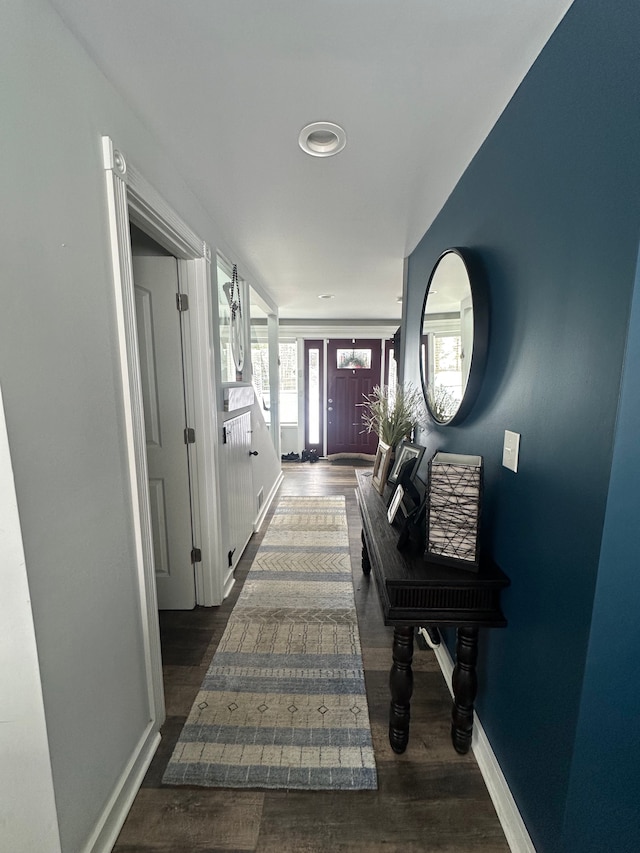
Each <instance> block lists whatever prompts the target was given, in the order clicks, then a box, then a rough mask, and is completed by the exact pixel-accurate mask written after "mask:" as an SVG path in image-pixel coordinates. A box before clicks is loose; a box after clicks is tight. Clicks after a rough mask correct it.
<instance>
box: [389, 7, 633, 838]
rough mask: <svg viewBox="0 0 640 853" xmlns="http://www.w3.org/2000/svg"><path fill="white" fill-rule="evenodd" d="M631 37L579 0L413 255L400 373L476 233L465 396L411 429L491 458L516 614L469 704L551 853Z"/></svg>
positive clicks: (580, 655)
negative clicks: (485, 348) (468, 402)
mask: <svg viewBox="0 0 640 853" xmlns="http://www.w3.org/2000/svg"><path fill="white" fill-rule="evenodd" d="M614 9H615V11H614ZM638 33H640V3H638V2H637V0H621V2H619V3H616V4H615V7H612V6H611V5H610V4H609V3H607V2H604V0H603V1H602V2H599V0H575V3H574V5H573V6H572V7H571V9H570V10H569V12H568V13H567V15H566V17H565V19H564V20H563V22H562V23H561V24H560V26H559V27H558V29H557V31H556V32H555V34H554V35H553V37H552V38H551V40H550V41H549V43H548V45H547V46H546V47H545V49H544V50H543V52H542V54H541V55H540V57H539V59H538V60H537V62H536V63H535V65H534V67H533V68H532V70H531V71H530V73H529V74H528V75H527V77H526V79H525V81H524V82H523V84H522V85H521V86H520V88H519V90H518V91H517V92H516V94H515V96H514V98H513V99H512V101H511V103H510V104H509V106H508V107H507V109H506V110H505V112H504V113H503V115H502V117H501V118H500V120H499V121H498V123H497V124H496V126H495V128H494V130H493V131H492V133H491V134H490V135H489V137H488V139H487V140H486V142H485V144H484V145H483V147H482V148H481V150H480V151H479V152H478V154H477V155H476V157H475V158H474V160H473V162H472V163H471V164H470V166H469V168H468V169H467V171H466V172H465V174H464V176H463V177H462V179H461V180H460V182H459V183H458V185H457V186H456V188H455V190H454V192H453V193H452V195H451V197H450V198H449V200H448V201H447V203H446V205H445V206H444V208H443V210H442V211H441V213H440V215H439V216H438V217H437V219H436V221H435V222H434V224H433V225H432V227H431V228H430V229H429V231H428V232H427V233H426V235H425V236H424V238H423V239H422V241H421V242H420V244H419V245H418V247H417V248H416V250H415V251H414V253H413V254H412V255H411V257H410V259H409V269H408V290H407V296H406V303H405V304H406V318H407V319H406V320H405V323H406V328H405V341H406V344H405V347H406V348H405V352H404V365H405V371H404V375H405V379H409V380H412V381H413V382H417V381H419V367H418V359H417V354H418V340H419V324H418V318H419V315H420V309H421V306H422V299H423V297H424V289H425V285H426V282H427V279H428V276H429V273H430V271H431V268H432V266H433V264H434V263H435V261H436V259H437V257H438V256H439V254H440V253H441V252H442V251H443V250H444V249H445V248H447V247H450V246H465V247H468V248H470V249H471V250H473V251H474V253H476V254H477V256H478V257H479V259H480V261H481V263H482V266H483V268H484V273H485V277H486V282H487V285H488V290H489V297H490V304H491V335H490V348H489V359H488V365H487V370H486V374H485V380H484V383H483V386H482V389H481V392H480V396H479V398H478V401H477V403H476V405H475V406H474V408H473V410H472V412H471V414H470V415H469V417H468V418H467V419H466V420H465V421H464V423H463V424H461V425H460V426H458V427H452V428H435V429H434V430H433V431H432V432H431V433H430V434H429V435H428V437H425V438H424V443H426V444H427V445H428V447H429V449H430V450H435V449H436V448H437V449H444V450H452V451H453V450H455V451H457V452H462V453H464V452H468V453H481V454H482V455H483V456H484V458H485V485H486V488H485V503H484V527H485V530H484V534H485V537H486V541H487V542H488V544H489V546H490V549H491V551H492V553H493V555H494V558H495V559H496V561H497V562H498V563H499V564H500V566H501V567H502V568H503V569H504V571H505V572H506V573H507V574H508V575H509V576H510V578H511V581H512V586H511V587H510V589H509V590H508V591H507V593H506V595H505V597H504V608H505V612H506V615H507V617H508V619H509V627H508V628H507V629H506V630H504V631H493V632H485V633H484V635H483V636H482V637H481V659H480V670H479V671H480V678H481V686H480V692H479V696H478V703H477V709H478V714H479V716H480V719H481V720H482V723H483V726H484V728H485V729H486V731H487V734H488V736H489V739H490V741H491V743H492V746H493V748H494V751H495V753H496V755H497V757H498V760H499V762H500V764H501V767H502V769H503V771H504V772H505V775H506V776H507V780H508V782H509V785H510V788H511V790H512V792H513V794H514V796H515V798H516V800H517V803H518V806H519V808H520V811H521V813H522V816H523V818H524V819H525V822H526V823H527V826H528V828H529V831H530V834H531V836H532V838H533V840H534V843H535V844H536V846H537V849H538V850H539V851H545V853H547V851H549V853H555V852H556V851H560V850H566V851H567V853H569V851H572V853H573V851H579V850H580V851H581V850H582V849H587V848H582V847H580V846H572V843H571V838H570V836H569V833H570V832H574V831H575V825H574V824H573V823H572V822H571V820H570V818H569V816H567V821H566V827H567V830H566V831H567V833H568V834H567V836H566V837H565V838H564V839H563V826H564V825H565V809H566V808H567V804H568V797H569V788H570V786H571V791H572V794H571V809H576V810H578V808H579V806H578V801H579V800H580V797H581V794H580V792H579V791H578V790H577V789H575V792H574V785H575V783H576V779H577V774H578V771H579V763H578V752H576V760H575V763H574V745H576V746H578V742H579V746H580V750H581V751H582V756H583V757H584V755H586V751H587V743H588V741H589V735H588V734H587V731H586V728H585V726H586V721H585V720H584V715H585V714H587V715H588V713H589V712H590V710H589V709H588V708H587V707H586V706H584V705H583V706H582V707H581V697H582V689H583V680H584V678H585V665H586V660H587V650H588V644H589V633H590V629H591V616H592V608H593V605H594V595H595V590H596V583H597V582H598V568H599V563H600V548H601V540H602V535H603V527H604V522H605V511H606V505H607V497H608V490H609V478H610V473H611V463H612V454H613V447H614V437H615V426H616V412H617V406H618V397H619V393H620V381H621V373H622V367H623V363H624V354H625V343H626V336H627V327H628V321H629V312H630V305H631V297H632V293H633V286H634V280H635V267H636V258H637V252H638V238H639V234H640V154H639V152H640V109H639V108H638V104H639V103H640V51H639V50H638V46H637V37H638ZM505 429H511V430H515V431H516V432H519V433H521V435H522V439H521V447H520V468H519V471H518V473H517V474H514V473H512V472H510V471H508V470H507V469H505V468H503V467H502V466H501V458H502V442H503V437H504V430H505ZM603 594H604V593H603ZM605 609H606V608H605ZM607 640H610V638H607ZM637 646H638V648H637V649H636V651H637V652H638V653H640V642H638V643H637ZM610 654H612V655H615V654H616V649H615V648H610ZM593 677H594V679H596V680H597V677H596V676H595V673H594V676H593ZM632 689H633V688H632ZM627 692H628V689H627ZM635 695H636V698H637V689H636V691H635ZM610 698H612V701H614V702H615V701H617V697H610ZM579 720H580V733H579V736H578V725H579ZM572 768H573V770H572ZM603 784H606V781H604V782H603V779H602V778H601V777H600V778H599V779H598V790H602V788H601V786H602V785H603ZM574 800H575V802H574ZM597 841H598V839H595V841H594V843H596V844H597ZM600 843H601V845H602V847H601V849H606V848H607V847H611V846H613V848H614V849H615V840H614V838H612V836H610V835H609V836H607V838H606V843H605V841H604V838H600ZM639 848H640V839H639ZM589 849H594V850H595V849H597V846H596V847H593V848H589ZM618 849H625V850H626V849H629V848H618Z"/></svg>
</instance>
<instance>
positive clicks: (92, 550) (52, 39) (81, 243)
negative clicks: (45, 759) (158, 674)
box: [0, 0, 241, 853]
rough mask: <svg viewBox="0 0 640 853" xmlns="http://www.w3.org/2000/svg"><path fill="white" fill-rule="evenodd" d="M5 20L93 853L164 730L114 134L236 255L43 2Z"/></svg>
mask: <svg viewBox="0 0 640 853" xmlns="http://www.w3.org/2000/svg"><path fill="white" fill-rule="evenodd" d="M2 19H3V20H2V27H1V28H0V79H2V81H3V85H2V89H1V94H0V97H1V99H2V100H1V102H0V114H1V115H2V161H1V165H0V170H1V171H0V175H1V178H0V180H1V185H0V193H1V196H2V199H3V202H2V205H1V206H0V226H1V227H0V247H1V249H2V258H3V276H2V285H1V286H2V304H3V310H2V311H1V312H0V384H1V385H2V388H3V392H4V402H5V409H6V417H7V428H8V434H9V442H10V446H11V451H12V461H13V469H14V476H15V485H16V494H17V500H18V508H19V512H20V519H21V524H22V532H23V541H24V549H25V556H26V566H27V571H28V583H29V589H30V594H31V603H32V610H33V621H34V625H35V636H36V641H37V648H38V655H39V662H40V675H41V685H42V694H43V698H44V710H45V715H46V725H47V730H48V738H49V749H50V755H51V767H52V772H53V783H54V789H55V798H56V804H57V812H58V822H59V830H60V838H61V846H62V850H63V851H64V853H80V851H84V850H87V849H90V848H89V845H90V844H91V837H92V834H93V833H94V831H95V830H96V826H97V825H98V823H99V821H100V820H101V819H102V818H103V817H105V809H107V808H108V803H109V799H110V798H111V797H112V796H113V795H114V792H116V791H117V787H118V785H119V784H120V781H121V779H122V776H123V773H124V772H125V768H126V767H127V764H128V762H130V761H131V759H132V756H133V755H134V753H135V750H136V749H137V748H138V744H139V741H140V738H141V736H142V734H143V732H144V731H145V727H147V725H148V722H149V699H148V693H147V685H146V682H145V671H144V657H143V627H142V626H143V621H142V619H141V615H140V612H139V608H138V599H137V594H136V579H135V569H134V566H135V559H134V553H133V537H132V521H131V507H130V505H129V496H128V490H127V468H126V455H125V449H124V446H123V417H122V405H121V388H120V385H119V379H118V375H119V373H118V365H117V353H116V345H115V331H114V319H113V303H112V295H111V293H112V284H111V269H110V254H109V241H108V233H107V227H106V201H105V178H104V172H103V170H102V166H101V148H100V138H101V136H102V134H108V135H109V136H111V137H112V138H113V139H114V141H115V143H116V144H117V145H118V146H119V147H120V148H121V149H122V150H123V151H124V153H125V155H126V156H127V159H128V160H129V162H131V163H133V164H134V165H135V166H136V167H137V168H138V169H139V170H140V171H141V172H142V173H143V174H144V176H145V178H146V179H147V180H148V181H149V182H150V183H151V184H153V185H154V186H155V188H156V189H157V190H158V191H159V192H160V193H161V194H162V195H163V196H164V197H165V199H166V200H167V201H168V202H169V204H171V205H172V206H173V207H174V209H175V210H176V212H177V213H178V214H179V215H180V216H181V217H182V218H183V219H184V220H185V221H186V222H187V223H188V224H189V225H190V226H191V227H192V228H193V230H194V231H196V232H197V233H198V234H199V235H200V236H202V238H203V239H205V240H206V241H207V242H208V243H209V244H210V245H211V246H212V249H213V250H214V251H215V249H217V248H218V249H222V250H223V251H224V252H225V254H227V255H229V256H232V257H233V256H234V252H233V247H229V246H225V245H223V244H222V241H221V240H220V239H219V235H218V233H217V230H216V227H215V225H214V224H213V223H212V222H211V221H210V219H209V218H208V216H207V215H206V213H205V212H204V211H203V210H202V208H201V207H200V206H199V204H198V202H197V201H196V199H195V197H194V196H193V195H192V193H191V192H190V191H189V190H188V188H187V187H186V186H185V185H184V183H183V182H182V180H181V178H180V176H179V173H178V171H177V170H176V168H175V167H174V166H172V165H171V164H170V163H169V162H167V160H166V159H165V157H164V155H163V152H162V146H161V144H160V143H159V142H158V141H157V140H155V139H153V138H152V137H151V136H150V135H149V134H148V132H147V131H146V129H145V128H144V127H143V126H142V124H141V123H140V122H139V121H138V120H137V119H136V117H135V116H134V115H133V114H132V113H131V111H130V110H129V109H128V107H127V105H126V103H125V102H124V101H123V99H122V98H121V97H120V96H119V95H118V94H117V93H116V92H115V91H114V90H113V89H112V88H111V86H110V84H109V83H108V82H107V81H106V79H105V78H104V77H103V76H102V74H101V73H100V72H99V70H98V69H97V67H96V66H95V65H94V64H93V63H92V62H91V61H90V60H89V59H88V57H87V56H86V55H85V53H84V52H83V50H82V48H81V47H80V45H79V44H78V43H77V41H76V40H75V39H74V38H73V37H72V36H71V34H70V33H69V32H68V30H67V29H66V28H65V26H64V25H63V23H62V22H61V20H60V19H59V17H58V16H57V15H56V13H55V12H54V11H53V10H52V8H51V7H50V6H49V5H48V3H47V2H46V0H29V2H28V3H25V2H23V0H4V2H3V4H2ZM238 260H241V259H238ZM0 630H3V631H4V630H6V629H5V627H4V626H3V627H2V628H1V629H0ZM34 849H39V848H36V847H34V846H33V845H31V844H30V843H29V841H28V840H27V835H26V834H25V838H24V839H23V841H22V843H21V842H20V840H17V841H16V843H15V844H13V846H12V848H11V851H12V853H27V851H29V853H32V851H33V850H34ZM42 849H44V848H42Z"/></svg>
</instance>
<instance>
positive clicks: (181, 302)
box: [176, 293, 189, 311]
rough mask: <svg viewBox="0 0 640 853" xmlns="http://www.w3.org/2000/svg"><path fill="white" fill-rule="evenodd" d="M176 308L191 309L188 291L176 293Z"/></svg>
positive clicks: (180, 309)
mask: <svg viewBox="0 0 640 853" xmlns="http://www.w3.org/2000/svg"><path fill="white" fill-rule="evenodd" d="M176 308H177V309H178V311H188V310H189V297H188V296H187V294H186V293H176Z"/></svg>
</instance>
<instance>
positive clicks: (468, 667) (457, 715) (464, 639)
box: [451, 628, 478, 755]
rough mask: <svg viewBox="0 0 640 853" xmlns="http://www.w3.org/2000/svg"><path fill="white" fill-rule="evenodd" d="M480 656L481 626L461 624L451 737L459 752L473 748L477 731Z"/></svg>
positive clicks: (454, 681) (453, 680) (455, 668)
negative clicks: (475, 712)
mask: <svg viewBox="0 0 640 853" xmlns="http://www.w3.org/2000/svg"><path fill="white" fill-rule="evenodd" d="M477 660H478V629H477V628H458V640H457V644H456V665H455V667H454V669H453V679H452V682H453V696H454V699H453V710H452V713H451V740H452V741H453V745H454V747H455V749H456V751H457V752H460V753H462V754H463V755H464V753H466V752H468V751H469V747H470V746H471V735H472V734H473V701H474V699H475V698H476V693H477V692H478V678H477V675H476V661H477Z"/></svg>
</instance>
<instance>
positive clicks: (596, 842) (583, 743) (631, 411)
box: [564, 271, 640, 853]
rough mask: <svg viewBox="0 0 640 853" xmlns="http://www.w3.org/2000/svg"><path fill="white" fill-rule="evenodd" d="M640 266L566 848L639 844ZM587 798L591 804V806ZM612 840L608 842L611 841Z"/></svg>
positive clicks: (586, 850) (595, 850) (594, 851)
mask: <svg viewBox="0 0 640 853" xmlns="http://www.w3.org/2000/svg"><path fill="white" fill-rule="evenodd" d="M639 389H640V271H639V273H638V276H637V278H636V288H635V295H634V300H633V306H632V311H631V324H630V331H629V339H628V344H627V354H626V359H625V370H624V379H623V386H622V396H621V403H620V408H619V414H618V425H617V429H616V440H615V444H614V455H613V465H612V468H611V484H610V487H609V498H608V503H607V512H606V516H605V526H604V535H603V538H602V549H601V556H600V567H599V571H598V582H597V586H596V598H595V604H594V609H593V618H592V623H591V640H590V643H589V654H588V657H587V668H586V672H585V680H584V687H583V693H582V703H581V712H580V719H579V723H578V731H577V735H576V742H575V749H574V759H573V767H572V772H571V784H570V789H569V798H568V804H567V812H566V816H565V832H564V837H565V838H566V840H567V844H566V845H565V848H564V853H573V851H575V850H579V851H581V853H599V851H601V850H602V849H603V848H604V843H603V842H604V840H605V839H607V840H608V841H609V845H610V846H609V849H615V850H620V851H626V850H630V851H631V850H640V819H639V817H638V801H639V799H640V762H639V761H638V758H639V757H640V736H639V735H638V716H639V713H640V695H639V694H640V689H639V687H638V657H639V655H640V621H639V618H638V614H640V582H639V579H638V570H639V568H640V557H639V555H640V489H639V488H638V485H639V483H640V477H639V474H640V394H639V393H638V390H639ZM594 806H595V807H594ZM612 842H613V843H612Z"/></svg>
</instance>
